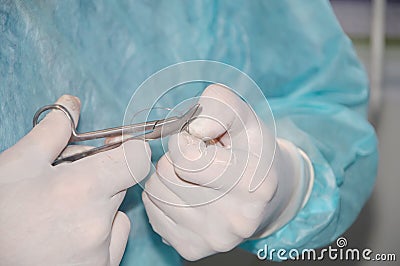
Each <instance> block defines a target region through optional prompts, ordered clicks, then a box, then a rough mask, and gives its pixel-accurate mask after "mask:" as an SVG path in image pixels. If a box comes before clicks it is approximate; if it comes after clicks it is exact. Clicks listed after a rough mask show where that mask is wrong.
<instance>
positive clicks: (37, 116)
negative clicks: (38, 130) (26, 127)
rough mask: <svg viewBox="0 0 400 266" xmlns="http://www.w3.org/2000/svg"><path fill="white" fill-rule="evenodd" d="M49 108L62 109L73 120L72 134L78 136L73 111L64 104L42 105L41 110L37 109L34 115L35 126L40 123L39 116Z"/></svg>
mask: <svg viewBox="0 0 400 266" xmlns="http://www.w3.org/2000/svg"><path fill="white" fill-rule="evenodd" d="M48 110H60V111H62V112H63V113H64V114H65V115H66V116H67V118H68V119H69V121H70V122H71V130H72V135H74V136H76V135H77V132H76V130H75V121H74V118H73V117H72V115H71V113H70V112H69V111H68V109H67V108H65V106H62V105H61V104H57V103H55V104H49V105H45V106H43V107H41V108H40V109H39V110H37V111H36V113H35V115H34V116H33V127H35V126H36V125H37V124H38V123H39V117H40V115H41V114H42V113H44V112H46V111H48Z"/></svg>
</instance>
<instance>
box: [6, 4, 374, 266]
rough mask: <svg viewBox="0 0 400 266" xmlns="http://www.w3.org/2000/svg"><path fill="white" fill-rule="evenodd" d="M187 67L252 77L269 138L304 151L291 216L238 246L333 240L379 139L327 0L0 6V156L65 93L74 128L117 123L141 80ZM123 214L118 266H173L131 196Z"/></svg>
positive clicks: (364, 86) (357, 70)
mask: <svg viewBox="0 0 400 266" xmlns="http://www.w3.org/2000/svg"><path fill="white" fill-rule="evenodd" d="M193 59H210V60H216V61H221V62H224V63H227V64H230V65H232V66H234V67H236V68H238V69H240V70H242V71H244V72H245V73H247V74H248V75H249V76H250V77H251V78H253V79H254V81H255V82H256V83H257V84H258V85H259V87H260V88H261V89H262V91H263V92H264V94H265V95H266V97H267V99H268V100H269V103H270V105H271V108H272V111H273V114H274V116H275V119H276V125H277V134H278V136H279V137H282V138H286V139H288V140H290V141H292V142H293V143H295V144H296V145H297V146H299V147H300V148H302V149H303V150H304V151H305V152H306V153H307V154H308V156H309V157H310V159H311V160H312V163H313V167H314V170H315V183H314V187H313V190H312V193H311V197H310V199H309V201H308V203H307V205H306V206H305V207H304V208H303V209H302V210H301V211H300V212H299V213H298V214H297V216H296V217H294V219H293V220H292V221H290V222H289V223H288V224H287V225H286V226H284V227H283V228H281V229H280V230H279V231H277V232H275V233H274V234H273V235H271V236H269V237H266V238H264V239H259V240H249V241H246V242H244V243H243V244H242V245H241V247H243V248H244V249H247V250H249V251H251V252H256V251H257V250H258V249H259V248H263V247H264V244H267V245H268V247H270V248H275V249H278V248H285V249H290V248H298V249H302V248H314V247H320V246H323V245H326V244H328V243H330V242H332V241H334V240H335V239H336V238H337V237H338V236H339V235H341V234H342V233H343V232H344V231H345V230H346V229H347V228H348V227H349V226H350V225H351V224H352V222H353V221H354V220H355V219H356V217H357V215H358V213H359V212H360V210H361V208H362V206H363V204H364V203H365V201H366V200H367V198H368V197H369V195H370V194H371V191H372V188H373V184H374V179H375V174H376V168H377V140H376V136H375V133H374V130H373V128H372V127H371V125H370V124H369V123H368V122H367V120H366V109H367V102H368V83H367V77H366V74H365V71H364V69H363V67H362V66H361V64H360V62H359V60H358V59H357V56H356V54H355V52H354V49H353V47H352V44H351V41H350V40H349V38H348V37H347V36H346V35H345V34H344V33H343V31H342V29H341V27H340V25H339V24H338V22H337V20H336V18H335V15H334V14H333V12H332V9H331V7H330V5H329V2H328V1H323V0H318V1H306V3H305V2H304V1H298V0H279V1H275V0H271V1H268V0H260V1H245V0H237V1H175V0H174V1H170V0H168V1H167V0H165V1H150V0H142V1H128V0H122V1H106V0H100V1H97V0H96V1H94V0H93V1H90V0H87V1H57V0H54V1H8V0H0V99H1V106H0V117H1V119H0V136H1V143H0V151H2V150H4V149H6V148H8V147H10V146H11V145H13V144H14V143H15V142H16V141H17V140H18V139H19V138H21V137H23V136H24V135H25V134H26V133H27V132H28V131H29V130H30V128H31V118H32V115H33V113H34V112H35V111H36V109H37V108H38V107H39V106H41V105H44V104H48V103H52V102H54V101H55V100H56V99H57V97H59V96H60V95H62V94H65V93H69V94H73V95H77V96H78V97H80V99H81V100H82V106H83V108H82V114H81V117H82V119H81V120H80V130H81V131H85V130H91V129H98V128H102V127H110V126H116V125H118V124H120V123H121V122H122V118H123V113H124V110H125V107H126V105H127V104H128V100H129V98H130V96H131V94H132V92H133V90H134V89H135V88H137V87H138V86H139V84H140V83H141V82H142V81H144V80H145V79H146V78H147V77H148V76H149V75H151V74H153V73H154V72H155V71H157V70H160V69H161V68H163V67H166V66H168V65H170V64H173V63H178V62H182V61H186V60H193ZM172 100H173V99H172ZM121 208H122V209H123V210H124V211H126V212H127V213H128V215H129V216H130V218H131V220H132V224H133V226H132V230H131V235H130V238H129V243H128V246H127V249H126V252H125V255H124V259H123V262H122V264H123V265H128V264H129V265H130V263H133V262H136V263H137V265H176V264H177V263H179V260H180V257H179V255H177V253H176V252H175V251H174V250H173V249H172V248H171V247H168V246H166V245H164V244H163V243H162V242H161V241H160V237H158V236H157V235H156V234H155V233H153V231H152V230H151V227H150V226H149V224H148V221H147V218H146V214H145V211H144V208H143V205H142V204H141V202H140V189H139V188H133V189H131V190H129V193H128V194H127V198H126V200H125V202H124V204H123V206H122V207H121ZM21 252H23V251H21Z"/></svg>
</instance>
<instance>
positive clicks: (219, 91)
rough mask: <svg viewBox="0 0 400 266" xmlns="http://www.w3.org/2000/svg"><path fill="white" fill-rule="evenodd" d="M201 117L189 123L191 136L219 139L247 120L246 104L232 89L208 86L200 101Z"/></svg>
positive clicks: (221, 86)
mask: <svg viewBox="0 0 400 266" xmlns="http://www.w3.org/2000/svg"><path fill="white" fill-rule="evenodd" d="M198 103H199V104H200V107H201V112H200V113H199V115H198V116H197V117H196V118H195V119H194V120H193V121H191V122H190V123H189V126H188V131H189V133H190V134H191V135H193V136H195V137H197V138H200V139H202V140H210V139H217V138H219V137H221V136H222V135H224V134H225V133H226V132H230V131H231V130H232V129H233V127H234V126H235V125H234V124H237V123H241V122H243V119H245V116H244V115H245V112H244V111H245V110H244V108H243V105H244V104H245V103H244V102H243V101H242V99H241V98H240V97H239V96H238V95H236V94H235V93H234V92H233V91H232V90H231V89H229V88H227V87H225V86H223V85H220V84H212V85H210V86H208V87H207V88H206V89H205V90H204V92H203V94H202V95H201V96H200V99H199V101H198Z"/></svg>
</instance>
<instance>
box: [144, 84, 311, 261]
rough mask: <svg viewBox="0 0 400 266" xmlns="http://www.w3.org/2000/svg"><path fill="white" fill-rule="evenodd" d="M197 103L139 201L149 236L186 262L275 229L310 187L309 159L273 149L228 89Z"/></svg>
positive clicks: (212, 89) (282, 146) (287, 145)
mask: <svg viewBox="0 0 400 266" xmlns="http://www.w3.org/2000/svg"><path fill="white" fill-rule="evenodd" d="M199 104H200V106H201V107H202V111H201V113H200V115H199V117H198V118H196V119H195V120H194V121H192V122H191V123H190V124H189V129H188V132H181V133H179V134H177V135H174V136H172V137H171V138H170V140H169V143H168V148H169V151H168V153H166V154H165V155H164V156H163V157H162V158H161V159H160V161H159V162H158V164H157V171H156V173H155V174H154V175H153V176H151V178H150V179H149V180H148V181H147V182H146V187H145V191H144V192H143V194H142V197H143V202H144V205H145V208H146V211H147V214H148V217H149V220H150V223H151V225H152V227H153V230H154V231H155V232H157V233H158V234H159V235H160V236H161V237H162V238H163V241H164V242H165V243H167V244H170V245H172V246H173V247H174V248H175V249H176V250H177V251H178V252H179V253H180V254H181V255H182V256H183V257H184V258H185V259H187V260H197V259H200V258H203V257H205V256H208V255H211V254H214V253H217V252H225V251H228V250H231V249H233V248H234V247H235V246H237V245H238V244H240V243H241V242H243V241H244V240H246V239H249V238H260V237H265V236H267V235H270V234H271V233H273V232H274V231H276V230H278V229H279V228H280V227H282V226H283V225H284V224H286V223H287V222H288V221H289V220H290V219H292V218H293V216H294V215H296V213H297V212H298V210H299V209H300V208H301V207H302V206H303V205H304V204H305V202H306V201H307V197H308V196H307V195H308V193H309V192H310V190H311V187H312V180H313V170H312V166H311V163H310V161H309V159H308V157H307V156H306V155H305V154H304V153H303V152H302V151H301V150H299V149H298V148H297V147H296V146H295V145H293V144H292V143H291V142H288V141H285V140H282V139H278V140H277V142H276V144H277V145H275V139H274V137H273V136H272V134H271V133H270V129H268V128H267V127H266V126H265V125H264V124H263V123H262V121H260V120H259V119H258V118H257V116H256V115H255V114H254V112H252V110H251V108H250V107H249V106H248V105H247V104H246V103H245V102H244V101H242V100H241V99H240V98H239V97H238V96H237V95H236V94H235V93H233V92H232V91H231V90H230V89H228V88H226V87H223V86H221V85H211V86H209V87H207V88H206V90H205V91H204V92H203V94H202V96H201V97H200V99H199ZM275 146H276V150H275V153H274V148H275ZM272 158H274V160H273V163H272V165H271V164H270V162H272Z"/></svg>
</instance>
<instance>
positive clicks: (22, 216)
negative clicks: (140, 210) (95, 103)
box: [0, 95, 150, 266]
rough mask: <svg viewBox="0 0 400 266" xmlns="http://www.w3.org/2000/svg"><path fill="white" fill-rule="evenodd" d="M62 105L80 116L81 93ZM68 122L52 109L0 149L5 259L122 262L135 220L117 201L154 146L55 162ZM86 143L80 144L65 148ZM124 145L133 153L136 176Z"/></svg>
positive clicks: (143, 171) (141, 173)
mask: <svg viewBox="0 0 400 266" xmlns="http://www.w3.org/2000/svg"><path fill="white" fill-rule="evenodd" d="M58 103H59V104H62V105H64V106H65V107H67V108H68V110H69V111H70V112H71V114H72V115H73V117H74V120H75V121H78V117H79V110H80V102H79V99H78V98H76V97H73V96H67V95H65V96H63V97H61V98H60V99H59V100H58ZM70 126H71V125H70V122H69V120H68V119H67V118H66V116H65V115H64V114H63V113H62V112H60V111H52V112H50V113H49V114H48V115H47V116H46V117H45V118H44V119H43V120H42V121H41V122H40V123H39V124H38V125H37V126H36V127H35V128H34V129H32V131H31V132H30V133H29V134H28V135H26V136H25V137H24V138H22V139H21V140H20V141H19V142H18V143H17V144H15V145H14V146H13V147H11V148H9V149H8V150H6V151H4V152H3V153H1V154H0V264H1V265H29V266H35V265H40V266H42V265H52V266H53V265H96V266H99V265H119V263H120V260H121V258H122V255H123V253H124V250H125V246H126V242H127V238H128V234H129V230H130V222H129V219H128V217H127V216H126V215H125V214H124V213H122V212H119V211H118V207H119V206H120V204H121V202H122V200H123V198H124V196H125V191H126V189H127V188H129V187H131V186H133V185H135V184H136V181H135V180H138V181H139V180H141V179H143V178H144V177H145V176H146V175H147V173H148V171H149V169H150V149H149V146H148V144H145V143H144V142H143V141H129V142H126V143H125V145H124V146H123V147H122V146H121V147H119V148H116V149H114V150H110V151H107V152H103V153H99V154H96V155H93V156H90V157H87V158H84V159H81V160H78V161H75V162H72V163H63V164H60V165H57V166H52V165H51V163H52V162H53V160H54V159H55V158H56V157H57V156H58V155H59V154H60V152H61V151H63V149H64V148H65V146H66V145H67V143H68V140H69V138H70V136H71V129H70ZM83 149H85V147H82V146H75V147H73V148H69V149H68V150H67V151H66V152H67V153H73V152H77V151H79V150H83ZM123 149H125V151H126V152H127V154H128V153H129V154H130V156H128V158H129V160H131V161H130V162H129V166H130V170H131V172H132V174H133V175H134V177H135V178H133V176H132V175H131V172H130V170H129V169H128V167H127V164H126V161H125V156H124V152H123ZM72 150H74V151H73V152H72Z"/></svg>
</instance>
